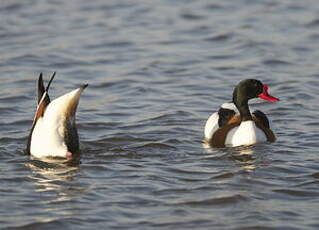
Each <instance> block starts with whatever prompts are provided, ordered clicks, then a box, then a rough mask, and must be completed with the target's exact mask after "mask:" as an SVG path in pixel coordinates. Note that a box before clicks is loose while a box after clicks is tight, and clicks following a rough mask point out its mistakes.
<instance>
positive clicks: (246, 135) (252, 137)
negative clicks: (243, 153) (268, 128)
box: [204, 103, 267, 147]
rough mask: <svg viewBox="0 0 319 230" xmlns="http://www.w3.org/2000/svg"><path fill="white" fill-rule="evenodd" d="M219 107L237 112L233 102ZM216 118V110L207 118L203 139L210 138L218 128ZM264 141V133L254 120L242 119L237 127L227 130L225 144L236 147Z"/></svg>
mask: <svg viewBox="0 0 319 230" xmlns="http://www.w3.org/2000/svg"><path fill="white" fill-rule="evenodd" d="M221 107H222V108H225V109H231V110H234V111H235V112H236V114H238V110H237V108H236V107H235V105H234V104H233V103H225V104H223V105H222V106H221ZM218 120H219V115H218V112H215V113H213V114H212V115H211V116H210V117H209V118H208V120H207V122H206V125H205V130H204V135H205V139H206V140H207V141H210V140H211V139H212V137H213V135H214V133H215V132H216V130H217V129H218V128H219V125H218ZM266 141H267V137H266V135H265V134H264V132H263V131H262V130H260V129H259V128H258V127H257V126H256V124H255V122H253V121H244V122H241V124H240V125H239V126H238V127H235V128H233V129H231V130H230V131H229V133H228V134H227V137H226V140H225V146H227V147H236V146H241V145H252V144H256V143H261V142H266Z"/></svg>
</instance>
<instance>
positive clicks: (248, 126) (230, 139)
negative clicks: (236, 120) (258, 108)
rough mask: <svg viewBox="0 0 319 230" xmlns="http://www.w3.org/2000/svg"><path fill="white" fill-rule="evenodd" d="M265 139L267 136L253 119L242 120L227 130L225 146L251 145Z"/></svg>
mask: <svg viewBox="0 0 319 230" xmlns="http://www.w3.org/2000/svg"><path fill="white" fill-rule="evenodd" d="M266 141H267V137H266V135H265V133H264V132H263V131H262V130H260V129H259V128H258V127H257V126H256V125H255V122H254V121H244V122H241V123H240V125H239V126H238V127H235V128H233V129H232V130H230V131H229V133H228V135H227V137H226V140H225V146H230V147H235V146H241V145H252V144H256V143H260V142H266Z"/></svg>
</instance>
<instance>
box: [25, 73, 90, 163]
mask: <svg viewBox="0 0 319 230" xmlns="http://www.w3.org/2000/svg"><path fill="white" fill-rule="evenodd" d="M55 75H56V72H54V73H53V75H52V76H51V79H50V80H49V82H48V84H47V86H46V87H44V83H43V74H42V73H41V74H40V75H39V78H38V100H37V108H36V112H35V115H34V119H33V122H32V126H31V130H30V134H29V137H28V140H27V147H26V151H25V152H26V153H27V154H29V155H31V156H33V157H35V158H41V159H42V158H62V159H66V160H71V159H74V158H75V157H76V156H78V155H79V136H78V132H77V127H76V122H75V115H76V110H77V107H78V104H79V100H80V96H81V94H82V92H83V91H84V89H85V88H86V87H87V86H88V84H84V85H82V86H81V87H79V88H77V89H75V90H72V91H71V92H69V93H66V94H64V95H62V96H60V97H58V98H56V99H54V100H52V101H51V99H50V96H49V88H50V85H51V83H52V81H53V79H54V77H55Z"/></svg>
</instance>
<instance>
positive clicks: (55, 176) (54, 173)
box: [26, 159, 87, 214]
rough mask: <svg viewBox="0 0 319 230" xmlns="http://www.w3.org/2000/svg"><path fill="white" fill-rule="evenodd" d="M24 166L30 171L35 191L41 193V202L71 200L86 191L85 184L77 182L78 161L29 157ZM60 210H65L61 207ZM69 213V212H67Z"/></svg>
mask: <svg viewBox="0 0 319 230" xmlns="http://www.w3.org/2000/svg"><path fill="white" fill-rule="evenodd" d="M26 167H27V168H29V169H30V170H31V171H32V174H31V175H30V178H31V179H32V180H34V185H35V186H36V189H35V192H37V193H41V199H40V202H41V203H42V204H56V203H60V202H65V201H70V200H73V199H74V198H75V197H76V196H78V195H79V194H83V193H86V192H87V186H84V185H83V184H81V183H79V182H78V175H79V163H77V162H61V161H57V160H53V159H52V161H51V162H43V161H40V160H36V159H31V160H30V161H29V162H28V163H27V164H26ZM60 211H63V212H64V211H65V210H64V208H63V207H61V210H60ZM69 214H71V213H69Z"/></svg>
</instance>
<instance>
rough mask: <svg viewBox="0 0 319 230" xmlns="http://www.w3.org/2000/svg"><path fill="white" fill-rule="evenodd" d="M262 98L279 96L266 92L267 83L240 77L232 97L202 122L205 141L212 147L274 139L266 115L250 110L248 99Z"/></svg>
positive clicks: (268, 98)
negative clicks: (230, 100) (240, 79)
mask: <svg viewBox="0 0 319 230" xmlns="http://www.w3.org/2000/svg"><path fill="white" fill-rule="evenodd" d="M253 98H261V99H264V100H267V101H271V102H275V101H278V100H279V99H278V98H276V97H273V96H271V95H270V94H269V93H268V85H266V84H263V83H261V81H259V80H256V79H246V80H242V81H241V82H239V83H238V84H237V86H236V87H235V89H234V92H233V101H232V102H231V103H224V104H223V105H222V106H221V107H220V109H219V111H218V112H215V113H213V114H212V115H211V116H210V117H209V118H208V120H207V122H206V125H205V131H204V134H205V142H206V143H208V144H209V145H210V146H212V147H218V148H222V147H235V146H241V145H252V144H256V143H260V142H266V141H269V142H274V141H275V140H276V137H275V134H274V133H273V131H272V130H271V129H270V125H269V120H268V118H267V116H266V115H265V114H264V113H263V112H261V111H259V110H256V111H254V112H253V113H250V111H249V106H248V101H249V100H250V99H253Z"/></svg>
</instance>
